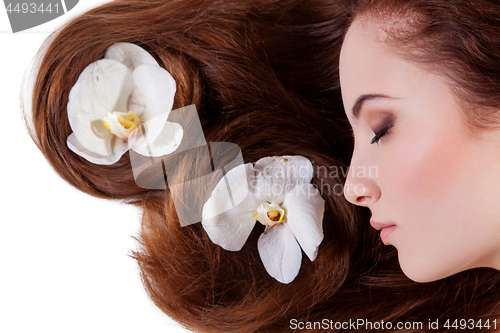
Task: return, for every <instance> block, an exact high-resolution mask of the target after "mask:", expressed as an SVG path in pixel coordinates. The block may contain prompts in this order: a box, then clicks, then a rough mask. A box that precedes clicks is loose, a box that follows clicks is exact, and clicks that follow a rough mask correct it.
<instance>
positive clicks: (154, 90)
mask: <svg viewBox="0 0 500 333" xmlns="http://www.w3.org/2000/svg"><path fill="white" fill-rule="evenodd" d="M133 77H134V82H135V84H136V91H135V92H134V95H135V94H138V95H139V97H136V98H135V99H140V101H141V103H143V104H144V105H145V111H144V112H143V113H142V114H137V115H138V116H139V117H141V119H142V120H143V121H144V122H148V121H149V120H153V119H154V121H155V122H157V123H161V124H160V127H159V131H158V132H157V133H156V135H158V134H160V132H161V129H162V128H163V124H164V123H163V122H162V121H163V119H164V120H165V121H166V120H167V118H168V114H169V113H170V111H171V110H172V106H173V104H174V96H175V90H176V86H175V80H174V79H173V78H172V75H170V73H169V72H167V71H166V70H165V69H163V68H161V67H159V66H154V65H141V66H139V67H137V68H136V69H135V70H134V71H133Z"/></svg>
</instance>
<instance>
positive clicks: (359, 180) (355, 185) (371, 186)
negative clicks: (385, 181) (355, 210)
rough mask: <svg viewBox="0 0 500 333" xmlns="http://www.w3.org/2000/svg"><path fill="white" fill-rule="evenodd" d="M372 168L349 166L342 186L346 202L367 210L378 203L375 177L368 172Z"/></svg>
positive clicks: (377, 187)
mask: <svg viewBox="0 0 500 333" xmlns="http://www.w3.org/2000/svg"><path fill="white" fill-rule="evenodd" d="M372 168H373V167H372ZM372 168H367V167H365V166H360V165H358V166H356V165H354V164H351V166H350V167H349V173H348V174H347V179H346V182H345V184H344V196H345V198H346V199H347V201H349V202H350V203H352V204H355V205H358V206H364V207H368V208H370V207H371V206H372V205H373V204H375V203H376V202H377V201H378V199H379V198H380V195H381V191H380V187H379V185H378V182H377V178H376V175H374V174H373V173H371V172H370V170H371V169H372Z"/></svg>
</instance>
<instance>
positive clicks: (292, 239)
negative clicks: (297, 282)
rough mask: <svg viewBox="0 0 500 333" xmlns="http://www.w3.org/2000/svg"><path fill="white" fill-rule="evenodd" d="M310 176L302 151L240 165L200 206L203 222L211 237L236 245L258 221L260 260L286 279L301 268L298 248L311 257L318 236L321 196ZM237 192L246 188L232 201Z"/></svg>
mask: <svg viewBox="0 0 500 333" xmlns="http://www.w3.org/2000/svg"><path fill="white" fill-rule="evenodd" d="M312 177H313V167H312V164H311V162H310V161H309V160H308V159H307V158H305V157H303V156H282V157H266V158H262V159H260V160H259V161H257V162H256V163H255V166H253V165H252V164H251V163H248V164H244V165H239V166H237V167H235V168H233V169H232V170H230V171H229V172H228V173H227V174H226V175H225V176H224V177H223V178H222V179H221V180H220V181H219V183H218V184H217V186H216V187H215V189H214V190H213V192H212V194H211V196H210V198H209V199H208V200H207V202H206V203H205V205H204V207H203V213H202V218H203V221H202V225H203V227H204V228H205V230H206V232H207V234H208V236H209V237H210V239H211V240H212V242H214V243H215V244H218V245H220V246H221V247H222V248H224V249H226V250H229V251H239V250H240V249H241V248H242V247H243V245H244V244H245V242H246V240H247V238H248V236H249V235H250V233H251V231H252V229H253V227H254V225H255V223H256V222H257V221H258V222H260V223H261V224H263V225H264V226H265V227H266V229H265V231H264V233H263V234H262V235H261V236H260V238H259V241H258V244H257V246H258V250H259V254H260V257H261V259H262V263H263V264H264V267H265V268H266V270H267V272H268V273H269V274H270V275H271V276H272V277H274V278H275V279H276V280H278V281H279V282H281V283H290V282H291V281H293V280H294V279H295V277H296V276H297V274H298V273H299V270H300V265H301V261H302V251H301V248H302V250H303V251H304V252H305V254H306V255H307V256H308V257H309V259H310V260H311V261H314V259H316V255H317V249H318V246H319V244H320V243H321V241H322V240H323V213H324V210H325V201H324V200H323V198H322V197H321V195H320V193H319V191H318V190H317V189H316V188H315V187H314V186H313V185H312V184H311V180H312ZM245 180H246V181H245ZM240 193H248V194H247V196H246V197H245V198H244V199H243V200H240V202H236V203H234V204H235V206H234V207H233V206H232V205H233V202H234V200H233V199H232V198H237V197H240V198H241V195H239V194H240Z"/></svg>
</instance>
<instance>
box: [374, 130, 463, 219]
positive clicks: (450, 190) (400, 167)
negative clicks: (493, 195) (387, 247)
mask: <svg viewBox="0 0 500 333" xmlns="http://www.w3.org/2000/svg"><path fill="white" fill-rule="evenodd" d="M392 148H393V149H391V152H390V155H389V156H387V159H386V161H385V162H384V170H387V171H388V172H387V173H386V174H384V175H381V176H383V178H382V177H381V178H380V182H381V184H380V186H381V189H382V195H384V194H386V195H387V196H390V197H391V200H390V201H393V200H396V201H397V202H399V201H400V202H401V204H402V205H403V207H404V206H408V205H410V207H414V208H415V210H417V211H420V212H421V213H424V214H425V213H426V212H425V211H422V209H427V210H429V209H430V210H434V209H435V208H436V206H438V205H439V206H441V207H442V206H443V205H448V204H451V203H450V202H447V201H448V200H447V199H448V198H449V197H450V195H455V194H456V193H457V190H459V188H460V187H463V185H462V181H463V180H465V178H464V177H463V176H464V175H463V172H462V168H463V166H464V163H466V162H467V156H465V154H464V150H463V149H462V148H463V140H461V138H459V137H457V136H455V135H452V134H451V133H450V135H447V133H446V131H443V130H440V131H434V132H430V131H426V133H425V135H424V136H418V137H416V138H413V139H410V140H407V141H404V142H398V143H395V146H394V147H392ZM381 169H382V168H381ZM385 183H387V184H385ZM385 185H387V186H385ZM385 190H387V191H385ZM384 192H387V193H384ZM450 199H451V198H450ZM406 218H408V216H406Z"/></svg>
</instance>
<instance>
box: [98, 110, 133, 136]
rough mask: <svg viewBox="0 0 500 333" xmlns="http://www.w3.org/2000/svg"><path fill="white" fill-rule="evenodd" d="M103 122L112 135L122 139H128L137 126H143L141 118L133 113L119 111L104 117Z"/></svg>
mask: <svg viewBox="0 0 500 333" xmlns="http://www.w3.org/2000/svg"><path fill="white" fill-rule="evenodd" d="M102 122H103V123H104V126H106V128H107V129H108V130H110V131H111V133H113V134H114V135H116V136H117V137H119V138H120V139H128V137H129V136H130V134H131V133H132V132H133V131H134V130H135V129H136V128H137V126H138V125H140V124H142V120H141V118H139V116H138V115H136V114H135V113H133V112H132V111H129V112H128V113H125V112H118V111H113V112H110V113H108V114H107V115H106V116H105V117H104V120H103V121H102Z"/></svg>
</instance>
